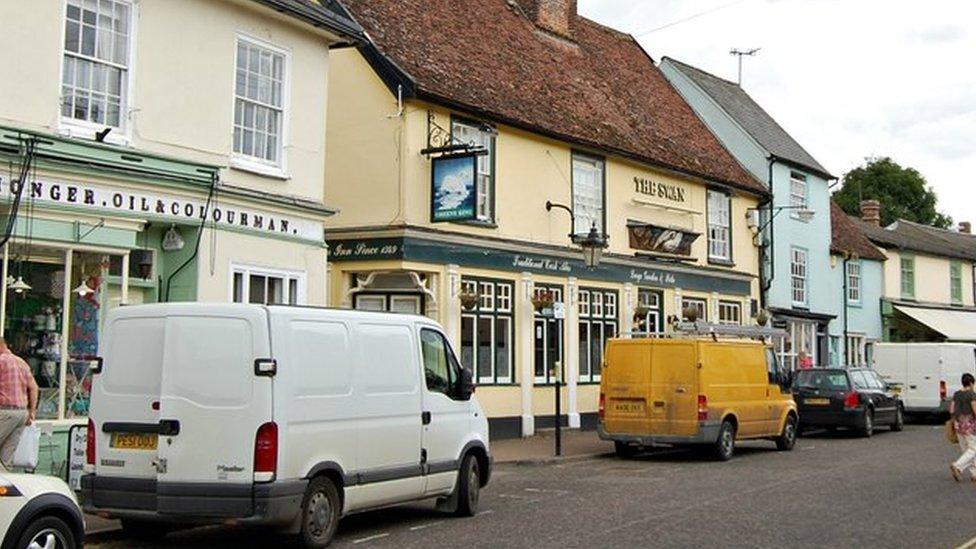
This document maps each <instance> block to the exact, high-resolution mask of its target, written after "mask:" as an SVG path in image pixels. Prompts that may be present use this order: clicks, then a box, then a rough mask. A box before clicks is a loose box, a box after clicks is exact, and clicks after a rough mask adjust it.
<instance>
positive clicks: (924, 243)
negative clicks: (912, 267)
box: [855, 219, 976, 261]
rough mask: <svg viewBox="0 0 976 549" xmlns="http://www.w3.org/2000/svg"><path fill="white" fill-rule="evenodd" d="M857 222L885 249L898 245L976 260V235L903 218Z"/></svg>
mask: <svg viewBox="0 0 976 549" xmlns="http://www.w3.org/2000/svg"><path fill="white" fill-rule="evenodd" d="M855 223H857V224H858V226H859V227H861V229H862V230H863V231H864V233H865V234H866V235H867V237H868V238H870V239H871V241H872V242H874V243H876V244H878V245H879V246H881V247H883V248H898V249H902V250H908V251H913V252H921V253H924V254H929V255H935V256H942V257H951V258H955V259H963V260H966V261H976V235H971V234H966V233H958V232H956V231H950V230H946V229H937V228H935V227H930V226H928V225H922V224H920V223H913V222H911V221H905V220H904V219H899V220H898V221H895V222H894V223H892V224H891V225H888V226H887V227H878V226H876V225H872V224H870V223H865V222H864V221H862V220H860V219H856V220H855Z"/></svg>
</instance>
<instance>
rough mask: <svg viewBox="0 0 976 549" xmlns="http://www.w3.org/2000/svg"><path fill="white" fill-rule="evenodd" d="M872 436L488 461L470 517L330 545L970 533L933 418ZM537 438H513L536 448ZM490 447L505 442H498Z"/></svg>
mask: <svg viewBox="0 0 976 549" xmlns="http://www.w3.org/2000/svg"><path fill="white" fill-rule="evenodd" d="M879 431H880V432H878V433H877V434H876V435H875V436H874V437H873V438H870V439H862V438H859V437H856V436H853V435H850V434H847V433H844V432H838V433H829V434H828V433H813V434H811V435H809V436H805V437H803V438H801V439H799V441H798V443H797V447H796V449H795V450H794V451H793V452H777V451H776V450H775V447H774V445H773V444H772V443H771V442H765V441H762V442H749V443H743V444H740V445H739V447H738V448H737V454H736V456H735V458H734V459H732V460H731V461H730V462H726V463H721V462H716V461H713V460H711V459H710V458H709V457H707V456H705V455H704V454H702V453H700V452H694V451H689V450H670V449H668V450H658V451H655V452H652V453H649V454H644V455H640V456H637V457H634V458H630V459H622V458H617V457H616V456H610V455H607V454H606V451H605V450H604V451H602V453H601V454H600V455H598V456H595V457H594V456H590V457H587V458H582V457H581V458H579V459H574V458H572V457H571V458H570V459H566V460H559V461H554V462H548V463H545V464H536V465H532V464H521V465H520V464H519V463H529V462H528V461H525V460H518V459H516V458H515V457H513V458H511V459H510V460H509V461H507V462H502V461H496V464H497V466H496V468H495V472H494V474H493V476H492V481H491V484H490V485H489V486H488V487H486V488H485V489H484V491H483V492H482V497H481V511H480V513H479V514H478V515H477V516H475V517H473V518H467V519H454V518H450V517H447V516H445V515H442V514H439V513H437V512H436V511H435V510H434V508H433V505H432V504H431V503H429V502H420V503H412V504H407V505H401V506H398V507H394V508H390V509H384V510H379V511H374V512H367V513H361V514H356V515H352V516H349V517H347V518H345V519H343V521H342V523H340V525H339V532H338V534H337V537H336V540H335V542H334V545H333V546H334V547H349V548H356V549H373V548H385V547H390V548H393V547H396V548H401V547H402V548H410V547H417V548H425V549H426V548H429V547H464V548H465V549H471V548H478V547H485V548H495V547H532V548H539V547H560V548H562V547H585V548H587V549H589V548H592V547H628V548H629V547H647V546H655V547H687V546H710V547H719V548H721V547H743V546H753V547H800V548H804V547H811V548H814V547H817V548H819V547H825V546H827V547H831V546H842V545H843V546H857V547H879V548H886V549H887V548H899V547H906V548H908V547H911V548H918V547H923V548H928V547H942V548H954V547H959V546H962V545H964V544H966V543H967V542H970V541H971V540H973V538H974V537H976V521H974V520H973V508H974V506H973V503H974V501H976V485H974V484H972V483H969V482H963V483H956V482H954V481H953V480H952V479H951V477H950V476H949V472H948V463H949V462H950V461H951V460H953V459H955V457H957V455H958V448H956V447H954V446H952V445H949V444H947V443H946V442H945V440H944V438H943V434H942V431H941V425H909V426H907V428H906V430H905V431H904V432H902V433H890V432H886V431H885V430H879ZM579 436H580V437H582V438H583V439H585V438H586V436H587V435H586V434H585V433H583V434H580V435H579ZM570 440H572V439H571V438H568V439H567V450H568V449H570V448H573V449H576V448H579V449H580V450H579V452H577V453H576V454H574V455H575V456H585V455H586V454H587V452H585V451H584V449H586V448H590V449H593V448H595V449H596V451H600V448H601V446H599V445H594V443H593V441H592V440H591V441H590V442H585V440H580V441H578V442H576V441H574V442H569V441H570ZM546 442H547V441H546V440H545V438H544V437H543V438H540V439H538V441H533V440H529V441H522V442H521V444H523V445H524V446H523V447H525V448H529V447H533V448H536V449H535V450H534V453H533V455H536V456H541V455H542V452H543V451H544V448H545V447H546ZM549 442H551V439H550V440H549ZM511 444H513V445H514V444H517V443H516V442H512V443H511ZM494 446H497V447H498V448H497V451H498V452H502V451H503V450H505V443H502V442H499V443H496V444H495V445H493V447H494ZM526 452H527V453H529V452H528V450H527V451H526ZM503 455H504V454H503ZM512 455H514V453H513V454H512ZM87 546H88V547H102V548H109V549H115V548H123V547H124V548H163V547H173V546H179V547H181V549H195V548H204V547H206V548H215V549H220V548H228V549H229V548H232V547H233V548H236V547H266V546H277V547H280V548H282V549H283V548H285V547H297V545H296V544H295V541H294V539H293V538H288V537H284V536H280V535H277V534H275V533H273V532H269V531H266V530H241V529H234V528H228V527H210V528H199V529H195V530H187V531H183V532H177V533H173V534H170V535H169V536H167V537H166V538H163V539H160V540H156V541H152V542H137V541H135V540H130V539H124V538H122V537H121V533H120V532H114V533H108V534H101V535H93V536H91V537H90V538H89V540H88V543H87Z"/></svg>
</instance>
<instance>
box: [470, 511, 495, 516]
mask: <svg viewBox="0 0 976 549" xmlns="http://www.w3.org/2000/svg"><path fill="white" fill-rule="evenodd" d="M494 512H495V510H494V509H485V510H484V511H481V512H480V513H476V514H475V515H474V516H476V517H480V516H481V515H490V514H491V513H494Z"/></svg>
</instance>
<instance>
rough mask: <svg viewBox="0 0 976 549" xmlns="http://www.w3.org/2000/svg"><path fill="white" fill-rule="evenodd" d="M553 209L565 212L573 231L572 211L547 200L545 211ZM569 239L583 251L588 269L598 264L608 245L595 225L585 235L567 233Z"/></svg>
mask: <svg viewBox="0 0 976 549" xmlns="http://www.w3.org/2000/svg"><path fill="white" fill-rule="evenodd" d="M553 208H559V209H561V210H566V212H567V213H568V214H569V221H570V225H571V226H572V227H573V229H575V228H576V216H575V215H574V214H573V210H572V209H571V208H570V207H569V206H564V205H563V204H553V203H552V202H551V201H549V200H547V201H546V211H547V212H550V211H552V209H553ZM569 238H570V240H572V241H573V242H574V243H576V244H578V245H579V246H580V248H582V249H583V261H584V262H585V263H586V267H587V268H589V269H593V268H595V267H596V266H597V265H599V264H600V259H602V258H603V250H604V249H606V247H607V246H608V245H609V244H607V235H605V234H601V233H600V231H599V230H598V229H597V228H596V223H594V224H593V226H591V227H590V232H588V233H587V234H585V235H576V234H573V233H569Z"/></svg>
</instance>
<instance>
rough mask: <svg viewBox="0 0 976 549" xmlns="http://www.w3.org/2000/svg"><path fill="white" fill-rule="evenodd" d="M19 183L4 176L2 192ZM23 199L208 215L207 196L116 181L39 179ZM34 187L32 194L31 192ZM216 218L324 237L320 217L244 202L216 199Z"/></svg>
mask: <svg viewBox="0 0 976 549" xmlns="http://www.w3.org/2000/svg"><path fill="white" fill-rule="evenodd" d="M13 191H14V183H13V181H12V180H11V179H9V178H6V177H3V176H0V197H2V198H5V199H7V200H10V199H12V198H13V194H14V193H13ZM24 193H25V194H24V195H23V196H22V197H21V199H22V200H23V199H26V198H28V197H30V198H31V199H33V200H35V201H36V202H38V203H40V204H61V205H65V206H71V207H74V208H78V209H82V210H86V209H87V210H92V213H93V214H96V215H103V214H105V213H111V212H119V213H129V214H145V215H146V216H148V217H153V218H161V219H163V220H165V221H169V222H172V223H183V224H186V223H190V224H195V223H198V222H199V221H200V220H201V219H202V218H203V216H204V211H205V209H206V202H205V201H204V200H198V199H192V198H187V197H183V196H176V195H170V194H164V193H156V192H144V191H136V190H133V189H127V188H124V187H115V186H110V185H93V184H89V183H66V182H63V181H50V180H43V179H37V180H34V181H32V182H31V183H30V186H29V187H28V188H26V189H24ZM27 193H29V194H27ZM208 217H209V218H210V219H209V220H210V221H211V222H212V223H214V224H215V225H216V226H218V227H228V228H229V227H235V228H238V229H243V230H247V231H249V232H254V233H260V234H266V235H284V236H289V237H293V238H300V239H303V240H313V241H317V242H321V241H322V235H323V225H322V223H321V222H319V221H313V220H310V219H302V218H298V217H291V216H283V215H280V214H277V213H270V212H267V211H263V210H258V209H254V208H247V207H242V206H226V205H223V206H215V205H214V204H212V203H211V205H210V213H209V216H208Z"/></svg>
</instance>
